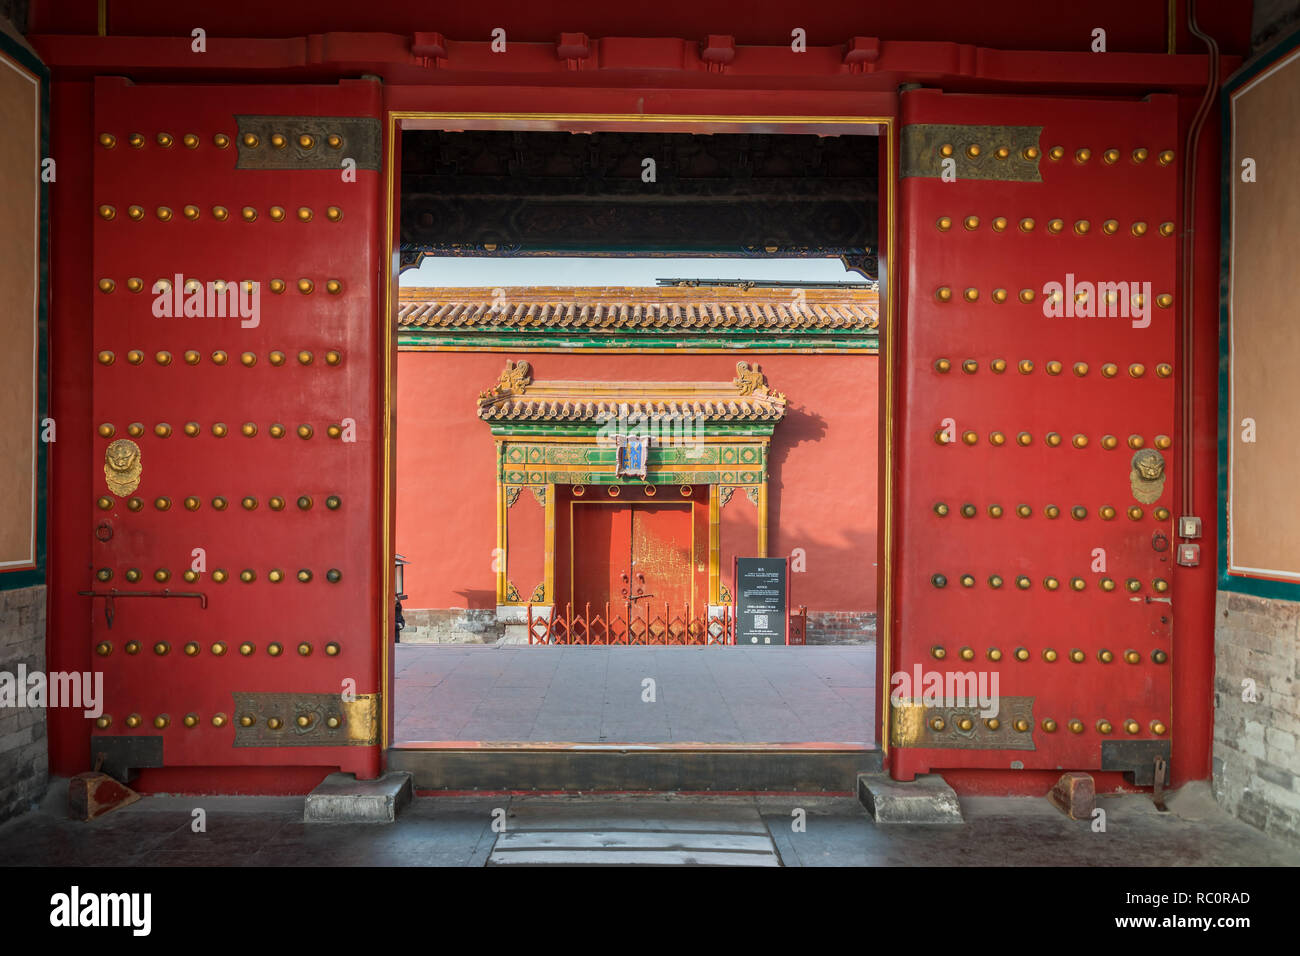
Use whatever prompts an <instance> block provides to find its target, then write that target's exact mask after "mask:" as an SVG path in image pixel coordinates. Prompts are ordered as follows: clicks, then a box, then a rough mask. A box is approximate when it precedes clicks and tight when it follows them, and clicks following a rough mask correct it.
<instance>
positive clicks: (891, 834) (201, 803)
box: [0, 780, 1300, 889]
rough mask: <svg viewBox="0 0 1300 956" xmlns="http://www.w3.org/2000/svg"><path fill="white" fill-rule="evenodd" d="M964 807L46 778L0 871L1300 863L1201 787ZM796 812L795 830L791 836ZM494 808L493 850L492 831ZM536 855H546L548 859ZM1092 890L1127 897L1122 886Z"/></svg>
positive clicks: (807, 797)
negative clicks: (150, 791) (126, 792)
mask: <svg viewBox="0 0 1300 956" xmlns="http://www.w3.org/2000/svg"><path fill="white" fill-rule="evenodd" d="M961 803H962V811H963V813H964V815H965V818H966V822H965V824H964V825H956V826H925V825H919V826H909V825H892V826H877V825H875V824H873V823H872V822H871V819H870V818H869V817H868V816H867V814H866V811H864V810H863V808H862V806H861V805H860V804H859V803H858V802H857V801H856V800H855V799H853V798H852V797H825V796H816V795H812V794H801V795H796V796H782V795H772V796H758V797H721V796H719V797H710V796H705V795H699V794H694V795H671V794H663V795H656V796H614V795H604V796H601V795H594V796H572V797H553V796H519V795H514V796H508V795H491V794H484V795H481V796H473V797H421V798H417V799H415V800H414V801H413V802H412V803H411V805H410V806H409V807H407V808H406V810H404V811H403V812H402V813H401V814H400V815H399V816H398V818H397V822H396V823H393V824H390V825H387V826H385V825H375V824H365V823H358V824H351V823H331V824H321V823H317V824H308V823H304V822H303V799H302V797H228V796H226V797H217V796H196V797H181V796H150V797H145V798H144V799H142V800H140V801H139V802H138V803H135V804H132V805H131V806H128V807H124V808H123V809H121V810H118V811H115V812H113V813H110V814H108V815H107V816H104V817H101V818H100V819H98V820H94V821H91V822H90V823H79V822H76V821H73V820H69V819H68V816H67V781H66V780H57V781H54V782H52V784H51V788H50V792H49V793H48V794H47V795H46V797H45V799H44V801H43V802H42V804H41V807H40V809H38V810H35V811H33V812H31V813H26V814H23V815H22V816H19V817H17V818H15V819H13V820H10V821H8V822H7V823H5V824H3V825H0V866H78V867H82V866H253V867H266V866H311V867H327V866H485V865H492V864H498V863H509V862H529V863H534V864H536V863H545V862H555V863H560V864H565V865H572V864H573V863H574V862H578V861H577V860H575V856H574V851H575V850H583V849H593V850H594V849H596V848H597V847H604V848H605V849H606V850H607V851H614V852H606V853H605V854H604V855H603V857H601V858H600V859H595V858H593V859H590V860H583V861H581V862H621V861H624V860H625V859H626V858H625V857H624V856H623V855H622V853H623V851H626V850H629V849H636V850H638V851H639V852H640V853H641V854H642V855H643V856H644V854H646V853H652V852H658V853H660V854H662V855H663V859H662V862H665V863H672V862H676V863H686V862H693V861H694V862H703V861H704V859H702V858H699V857H698V854H700V853H712V854H713V855H712V856H711V857H708V858H707V860H708V862H723V863H726V862H734V863H740V864H742V865H764V864H770V863H773V862H779V863H780V864H781V865H783V866H889V867H893V866H1006V867H1019V866H1063V865H1082V866H1099V867H1127V866H1141V867H1152V866H1158V867H1184V866H1297V865H1300V849H1297V848H1296V847H1290V846H1287V845H1286V844H1283V843H1280V842H1279V841H1277V840H1275V839H1272V838H1270V837H1267V836H1265V835H1264V834H1262V833H1260V832H1259V831H1258V830H1255V829H1254V828H1252V827H1250V826H1248V825H1247V824H1245V823H1242V822H1241V821H1240V820H1236V819H1234V818H1232V817H1230V816H1229V815H1228V814H1227V813H1225V812H1224V811H1223V810H1222V809H1221V808H1220V807H1218V806H1217V805H1216V804H1215V803H1214V799H1213V797H1212V796H1211V795H1210V793H1209V787H1208V786H1207V785H1206V784H1204V783H1199V784H1190V785H1188V786H1186V787H1184V788H1183V789H1182V790H1181V791H1178V792H1176V793H1174V794H1173V795H1172V796H1171V797H1170V800H1169V810H1170V812H1168V813H1160V812H1159V811H1157V810H1156V809H1155V807H1154V806H1153V805H1152V803H1151V799H1150V797H1148V796H1145V795H1140V794H1130V795H1116V796H1104V797H1100V798H1098V801H1097V804H1098V806H1100V807H1102V808H1104V809H1105V810H1106V813H1107V827H1106V831H1105V832H1104V833H1098V832H1094V831H1093V829H1092V826H1091V823H1090V821H1088V820H1070V819H1068V818H1067V817H1065V816H1064V815H1062V814H1061V813H1059V812H1058V811H1057V810H1055V809H1054V808H1053V807H1051V806H1050V805H1049V804H1048V802H1047V801H1046V800H1044V799H1042V798H1041V797H973V798H962V801H961ZM197 807H201V808H203V809H204V811H205V813H206V816H207V831H206V832H204V833H195V832H194V831H193V829H192V827H191V823H192V821H193V811H194V809H195V808H197ZM799 809H802V810H803V811H804V813H805V814H806V824H805V826H804V829H802V830H796V829H795V828H794V827H793V826H792V825H791V821H792V819H793V816H792V811H795V810H799ZM503 811H504V819H505V820H506V827H505V833H506V838H505V839H502V836H503V835H502V834H501V833H499V832H497V831H496V830H494V828H493V820H494V819H496V818H497V817H500V816H501V815H502V812H503ZM510 834H514V835H510ZM593 834H606V836H605V837H604V838H602V839H600V840H596V839H593V838H592V836H591V835H593ZM692 834H693V835H692ZM710 834H711V835H713V837H714V839H712V840H711V841H709V840H706V839H705V838H706V836H708V835H710ZM584 835H586V837H585V838H584ZM611 835H612V836H611ZM683 835H686V836H687V837H689V838H684V837H683ZM656 837H658V839H657V842H656ZM768 840H770V845H769V844H768V843H767V841H768ZM547 848H549V849H550V850H552V851H555V852H553V854H552V855H551V857H550V859H549V860H548V858H547V854H546V853H543V852H541V851H543V850H546V849H547ZM760 849H764V850H766V852H765V853H757V852H755V851H757V850H760ZM520 851H523V852H520ZM525 853H526V854H527V856H525ZM722 853H731V854H733V857H732V858H731V860H728V859H727V858H726V857H723V856H720V854H722ZM692 856H694V857H695V859H694V860H692V859H691V857H692ZM627 862H632V861H631V860H627ZM640 862H645V860H644V859H642V860H640ZM1022 879H1030V880H1032V879H1036V877H1023V878H1022ZM1098 879H1099V880H1103V882H1102V883H1101V884H1098V885H1107V886H1111V887H1112V888H1115V887H1123V886H1125V885H1126V884H1125V882H1124V878H1123V877H1119V876H1116V877H1106V878H1104V879H1103V878H1102V877H1099V878H1098ZM1107 880H1108V881H1109V882H1105V881H1107ZM1216 886H1217V884H1216ZM1129 888H1130V889H1133V888H1135V887H1132V886H1130V887H1129Z"/></svg>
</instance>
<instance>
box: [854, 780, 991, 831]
mask: <svg viewBox="0 0 1300 956" xmlns="http://www.w3.org/2000/svg"><path fill="white" fill-rule="evenodd" d="M858 800H859V801H860V802H861V803H862V805H863V806H864V807H866V808H867V812H868V813H869V814H871V819H872V820H874V821H875V822H876V823H890V824H892V823H922V824H934V823H941V824H952V823H965V822H966V821H965V820H964V819H963V818H962V815H961V804H960V803H959V802H958V801H957V794H956V792H955V791H954V790H953V789H952V787H950V786H948V784H947V782H946V781H944V779H943V777H941V776H939V775H938V774H937V773H932V774H921V775H919V776H918V777H917V778H916V779H915V780H913V781H910V782H905V781H901V780H894V779H892V778H891V777H889V776H888V775H886V774H867V773H863V774H859V775H858Z"/></svg>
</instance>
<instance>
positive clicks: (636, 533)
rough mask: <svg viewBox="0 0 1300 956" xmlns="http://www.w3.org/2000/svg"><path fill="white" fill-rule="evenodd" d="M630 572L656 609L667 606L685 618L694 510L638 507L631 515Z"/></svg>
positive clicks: (653, 505)
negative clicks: (642, 586)
mask: <svg viewBox="0 0 1300 956" xmlns="http://www.w3.org/2000/svg"><path fill="white" fill-rule="evenodd" d="M631 568H632V574H633V577H634V578H635V579H636V581H637V582H638V583H637V586H638V587H640V586H641V584H640V581H641V579H642V578H644V581H645V584H644V587H645V593H646V594H648V595H652V596H651V597H650V598H649V600H650V602H651V606H652V607H654V608H662V607H663V606H664V604H667V605H668V606H669V608H670V609H671V612H672V614H673V615H674V616H676V615H678V614H681V615H683V616H684V615H685V608H686V605H687V604H691V603H693V602H692V600H691V581H692V575H691V506H690V505H659V504H646V505H636V506H635V509H634V510H633V512H632V559H631Z"/></svg>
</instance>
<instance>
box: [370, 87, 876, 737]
mask: <svg viewBox="0 0 1300 956" xmlns="http://www.w3.org/2000/svg"><path fill="white" fill-rule="evenodd" d="M385 114H386V122H385V124H384V133H385V135H384V138H383V146H384V154H383V157H382V159H383V169H384V178H385V194H384V219H383V228H384V252H385V257H386V261H387V262H388V273H387V275H386V276H385V279H384V295H383V296H382V299H381V303H380V315H379V323H380V328H381V329H382V330H384V332H385V333H386V335H387V339H386V342H387V343H388V345H387V347H386V348H385V349H384V350H383V355H384V370H383V371H384V398H383V439H384V446H383V447H384V462H383V522H384V526H383V532H382V535H381V537H382V540H383V549H384V550H383V555H382V558H383V562H382V563H383V565H384V566H383V567H382V568H381V569H380V571H381V574H380V579H381V582H382V587H381V589H380V592H381V593H380V608H379V613H380V620H381V622H382V623H381V627H382V635H381V637H382V639H381V641H380V649H381V650H380V680H381V684H382V688H381V694H382V700H383V705H384V708H385V711H386V713H385V715H384V719H383V720H382V721H381V722H380V726H381V727H382V729H383V740H382V746H383V749H384V750H387V749H388V748H389V747H390V746H391V744H392V740H391V739H390V738H391V734H390V731H389V727H390V720H389V717H390V716H391V708H392V706H393V704H392V702H393V695H392V693H391V692H390V690H391V689H390V688H389V686H388V685H389V678H388V674H389V657H390V655H391V653H392V651H391V644H392V640H393V633H392V628H393V612H394V607H395V603H394V593H395V592H394V591H393V568H392V563H393V562H392V554H393V532H394V530H395V529H394V521H395V518H394V512H393V499H392V495H393V483H392V479H393V469H394V466H395V461H394V459H395V451H394V445H393V425H394V414H395V403H396V397H397V396H396V394H395V392H394V380H393V360H394V356H395V355H396V353H397V327H396V324H395V323H394V322H393V321H392V316H393V314H394V308H395V305H396V295H395V292H396V289H397V285H398V282H399V276H398V263H397V259H396V258H395V257H394V245H393V235H394V234H393V229H394V226H395V225H396V214H397V206H396V204H395V200H396V169H397V151H396V150H395V149H394V144H395V142H396V135H397V133H398V131H399V128H401V127H403V126H404V124H405V123H406V121H415V120H418V121H422V122H424V123H435V124H438V125H436V126H428V127H427V128H430V129H437V128H442V129H474V128H478V127H476V126H475V125H474V124H483V127H484V128H508V129H539V130H544V129H555V128H557V127H558V128H560V129H567V130H569V131H574V129H575V127H576V128H577V131H584V130H583V129H582V127H583V126H586V125H604V124H609V125H614V126H616V127H620V128H635V127H636V126H641V127H645V128H649V129H655V128H663V127H676V128H683V131H684V132H691V127H698V126H704V125H712V126H714V127H724V128H727V127H734V128H735V129H736V131H744V130H745V129H747V128H750V127H754V126H761V127H772V126H791V127H796V128H794V129H788V130H781V131H780V132H781V133H790V134H794V133H814V132H818V131H819V130H818V128H819V127H821V128H825V127H840V126H848V127H867V126H872V127H878V130H877V131H875V134H874V135H877V136H879V137H880V138H882V139H883V140H884V155H883V159H884V169H883V170H882V174H881V176H880V181H881V183H882V184H883V186H884V190H885V231H884V234H883V235H882V237H881V240H880V246H881V252H883V253H884V255H883V256H882V264H883V268H885V269H886V273H885V277H884V281H883V282H882V295H883V298H884V307H883V309H882V313H881V318H882V325H883V326H884V328H883V330H882V331H883V334H882V336H881V342H882V343H890V345H889V346H888V348H887V350H886V353H885V357H886V362H885V370H884V383H883V388H884V393H885V402H884V409H883V414H881V416H880V425H881V432H882V433H883V435H884V441H885V463H884V468H883V481H882V482H881V489H880V497H879V498H878V502H877V507H878V509H879V511H880V522H879V525H880V536H881V541H882V546H883V556H884V557H883V560H882V561H881V562H880V568H879V575H880V587H879V588H878V591H877V593H878V595H879V597H878V614H877V619H878V622H879V623H878V625H877V631H876V633H877V638H876V640H877V657H878V659H879V660H880V662H881V664H880V666H881V668H882V670H881V673H882V674H884V675H885V681H884V684H885V686H884V687H881V686H877V688H876V699H877V701H878V706H879V708H880V712H879V724H878V727H877V735H876V740H877V746H879V747H880V749H881V751H882V752H883V753H885V754H886V755H887V754H888V749H889V694H888V675H889V668H890V664H891V654H890V643H891V640H892V637H893V633H892V628H891V621H892V618H893V596H892V589H893V577H894V569H893V564H894V559H893V521H894V480H893V468H894V456H895V441H896V438H895V428H894V416H895V412H894V408H895V402H894V389H895V382H896V376H895V370H894V359H895V358H896V355H895V350H894V349H893V346H892V343H893V342H894V341H896V338H895V332H896V328H897V315H898V307H897V294H896V290H897V287H898V280H897V278H896V274H897V271H898V270H897V269H896V268H895V263H894V259H895V250H896V249H897V242H896V236H895V233H896V231H897V218H896V217H897V212H896V208H897V207H896V201H895V193H896V192H897V188H898V168H897V167H898V156H897V143H896V140H897V126H898V122H899V121H898V117H897V116H817V115H799V116H789V115H773V116H720V115H711V114H702V113H700V114H691V113H671V114H669V113H663V114H638V113H608V114H606V113H485V112H440V111H436V110H385ZM501 124H505V125H504V127H502V125H501ZM530 124H531V125H530ZM717 131H718V130H716V129H714V130H710V132H717ZM864 135H872V133H871V132H866V133H864ZM874 355H875V353H872V354H871V355H870V356H868V355H864V356H863V357H864V359H865V360H867V361H871V360H872V358H873V356H874ZM760 496H761V500H760V518H759V520H760V527H761V529H762V531H761V533H762V536H763V539H762V540H763V548H764V553H765V549H766V544H767V541H766V536H767V508H766V505H767V482H766V480H765V481H764V483H763V487H762V490H761V491H760ZM501 587H502V585H501V584H500V583H498V589H500V588H501ZM880 683H881V682H880V681H879V680H878V681H877V684H878V685H879V684H880Z"/></svg>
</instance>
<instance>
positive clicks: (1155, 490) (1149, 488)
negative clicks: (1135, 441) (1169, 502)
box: [1128, 448, 1165, 505]
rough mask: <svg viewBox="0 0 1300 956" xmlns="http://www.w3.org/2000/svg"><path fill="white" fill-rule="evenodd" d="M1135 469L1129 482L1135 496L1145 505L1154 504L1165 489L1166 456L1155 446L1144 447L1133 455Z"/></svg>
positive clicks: (1129, 477)
mask: <svg viewBox="0 0 1300 956" xmlns="http://www.w3.org/2000/svg"><path fill="white" fill-rule="evenodd" d="M1132 468H1133V470H1132V471H1130V472H1129V474H1128V483H1129V485H1130V486H1131V487H1132V488H1133V497H1134V498H1136V499H1137V500H1138V501H1140V502H1142V503H1143V504H1144V505H1149V504H1154V503H1155V502H1156V501H1157V500H1159V498H1160V496H1161V495H1162V494H1163V493H1164V490H1165V457H1164V455H1162V454H1160V452H1158V451H1156V450H1155V449H1154V448H1143V449H1142V450H1141V451H1139V452H1137V453H1135V454H1134V455H1133V461H1132Z"/></svg>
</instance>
